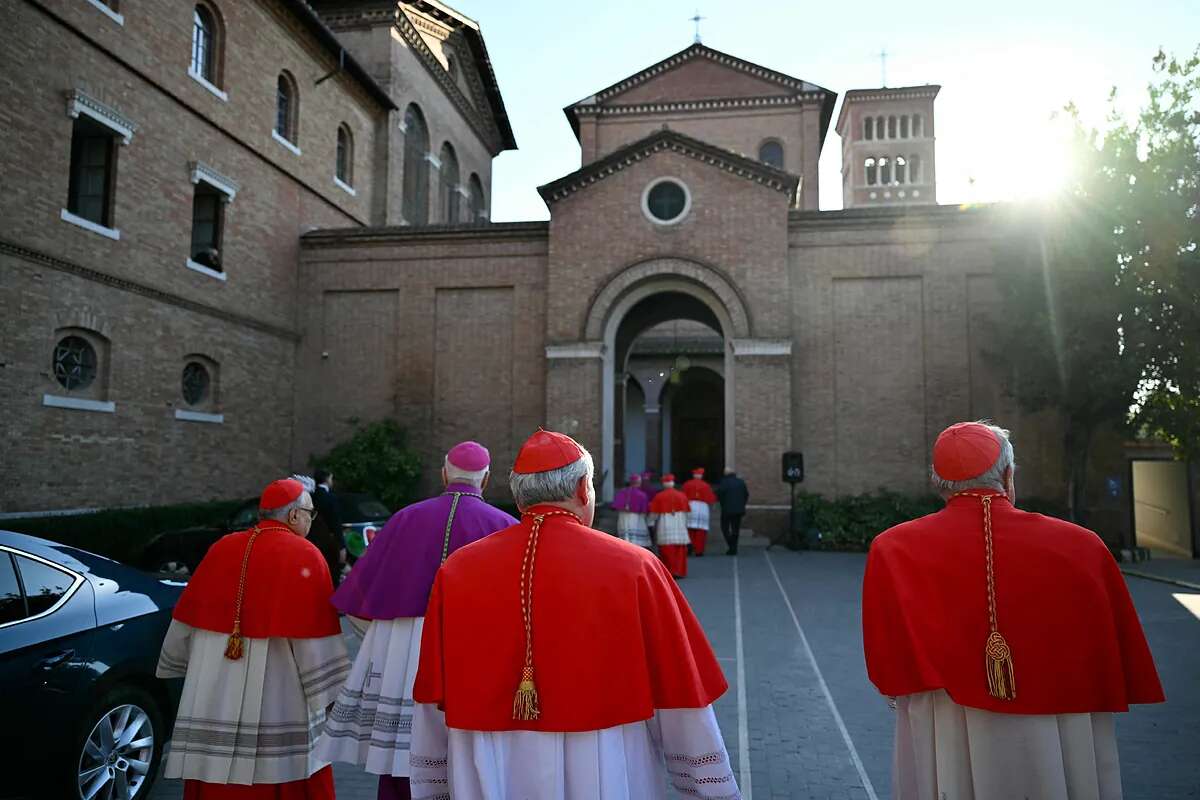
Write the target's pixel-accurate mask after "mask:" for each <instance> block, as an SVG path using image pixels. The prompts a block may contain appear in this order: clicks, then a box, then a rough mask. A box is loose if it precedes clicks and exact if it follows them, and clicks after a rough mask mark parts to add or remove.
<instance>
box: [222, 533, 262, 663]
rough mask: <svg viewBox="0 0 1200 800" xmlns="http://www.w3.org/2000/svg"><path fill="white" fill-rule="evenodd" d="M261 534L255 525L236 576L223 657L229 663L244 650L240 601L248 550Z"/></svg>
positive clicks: (248, 561)
mask: <svg viewBox="0 0 1200 800" xmlns="http://www.w3.org/2000/svg"><path fill="white" fill-rule="evenodd" d="M260 533H262V528H260V527H258V526H257V525H255V526H254V529H253V530H252V531H251V532H250V539H249V540H248V541H247V542H246V552H245V553H244V554H243V555H242V571H241V573H239V574H238V588H237V599H236V600H235V601H234V604H233V631H232V632H231V633H230V634H229V641H227V642H226V643H225V657H226V658H228V659H229V660H230V661H237V660H238V659H239V658H241V657H242V653H243V651H244V649H245V642H243V640H242V599H243V598H244V597H245V595H246V568H247V567H248V566H250V549H251V548H252V547H254V540H255V539H257V538H258V535H259V534H260Z"/></svg>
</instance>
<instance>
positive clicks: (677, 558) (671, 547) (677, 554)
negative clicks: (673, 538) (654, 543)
mask: <svg viewBox="0 0 1200 800" xmlns="http://www.w3.org/2000/svg"><path fill="white" fill-rule="evenodd" d="M658 553H659V555H660V556H661V557H662V561H663V563H664V564H666V565H667V570H668V571H670V573H671V574H672V575H673V576H675V577H676V578H686V577H687V545H686V544H660V545H659V546H658Z"/></svg>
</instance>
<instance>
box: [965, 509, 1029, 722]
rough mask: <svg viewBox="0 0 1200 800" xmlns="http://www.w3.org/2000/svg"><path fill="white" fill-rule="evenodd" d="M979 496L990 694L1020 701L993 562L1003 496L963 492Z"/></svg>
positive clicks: (1001, 698) (986, 668)
mask: <svg viewBox="0 0 1200 800" xmlns="http://www.w3.org/2000/svg"><path fill="white" fill-rule="evenodd" d="M959 494H962V495H965V496H967V497H978V498H979V499H980V500H981V501H982V502H983V545H984V554H985V556H986V558H985V562H986V564H987V599H988V628H989V631H990V633H989V634H988V638H987V644H986V645H984V648H983V653H984V669H985V671H986V672H987V683H988V694H990V695H991V696H992V697H994V698H996V699H997V700H1016V699H1017V681H1016V676H1015V673H1014V671H1013V660H1012V650H1011V649H1009V646H1008V642H1007V641H1005V639H1004V636H1003V635H1002V634H1001V633H1000V626H999V622H998V621H997V614H996V569H995V564H994V561H993V559H992V500H993V499H995V498H996V497H998V496H999V495H993V494H975V493H973V492H959Z"/></svg>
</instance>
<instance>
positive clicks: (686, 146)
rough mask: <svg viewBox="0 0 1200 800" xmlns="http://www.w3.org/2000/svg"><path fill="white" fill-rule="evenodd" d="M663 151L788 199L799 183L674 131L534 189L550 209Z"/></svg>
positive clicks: (771, 169)
mask: <svg viewBox="0 0 1200 800" xmlns="http://www.w3.org/2000/svg"><path fill="white" fill-rule="evenodd" d="M664 151H670V152H675V153H679V154H681V155H685V156H687V157H688V158H694V159H696V160H697V161H700V162H703V163H705V164H711V165H712V166H714V167H716V168H718V169H722V170H725V171H726V172H729V173H731V174H733V175H737V176H738V177H740V178H745V179H746V180H750V181H753V182H755V183H758V184H760V185H762V186H765V187H767V188H769V189H774V190H775V191H778V192H784V193H785V194H787V195H789V197H790V196H792V195H794V194H795V192H796V187H797V185H798V184H799V181H800V179H799V178H798V177H796V176H795V175H791V174H789V173H786V172H782V171H780V170H777V169H774V168H772V167H768V166H767V165H766V164H763V163H760V162H758V161H754V160H752V159H749V158H746V157H745V156H741V155H738V154H737V153H734V152H732V151H729V150H724V149H722V148H720V147H715V146H713V145H710V144H707V143H705V142H702V141H700V140H699V139H693V138H691V137H690V136H685V135H683V134H681V133H678V132H677V131H672V130H661V131H657V132H655V133H652V134H650V135H649V136H647V137H646V138H644V139H641V140H639V141H636V142H634V143H632V144H630V145H626V146H625V147H623V148H621V149H619V150H616V151H614V152H612V153H610V154H609V155H607V156H605V157H604V158H601V159H599V160H597V161H593V162H592V163H590V164H588V165H586V166H584V167H582V168H581V169H579V170H576V171H575V172H573V173H571V174H570V175H567V176H565V177H562V178H559V179H558V180H556V181H553V182H551V183H547V184H546V185H544V186H539V187H538V194H540V195H541V196H542V200H544V201H545V202H546V205H550V204H552V203H555V202H557V201H559V200H562V199H563V198H565V197H568V196H570V195H572V194H574V193H575V192H577V191H579V190H580V189H583V188H585V187H587V186H590V185H592V184H593V183H596V182H597V181H602V180H604V179H605V178H607V177H609V176H610V175H614V174H616V173H618V172H620V171H622V170H624V169H625V168H626V167H629V166H631V165H633V164H636V163H638V162H639V161H642V160H643V159H645V158H647V157H649V156H651V155H653V154H655V153H660V152H664Z"/></svg>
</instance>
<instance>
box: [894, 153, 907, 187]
mask: <svg viewBox="0 0 1200 800" xmlns="http://www.w3.org/2000/svg"><path fill="white" fill-rule="evenodd" d="M907 179H908V162H907V161H905V160H904V156H896V183H906V182H907Z"/></svg>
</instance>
